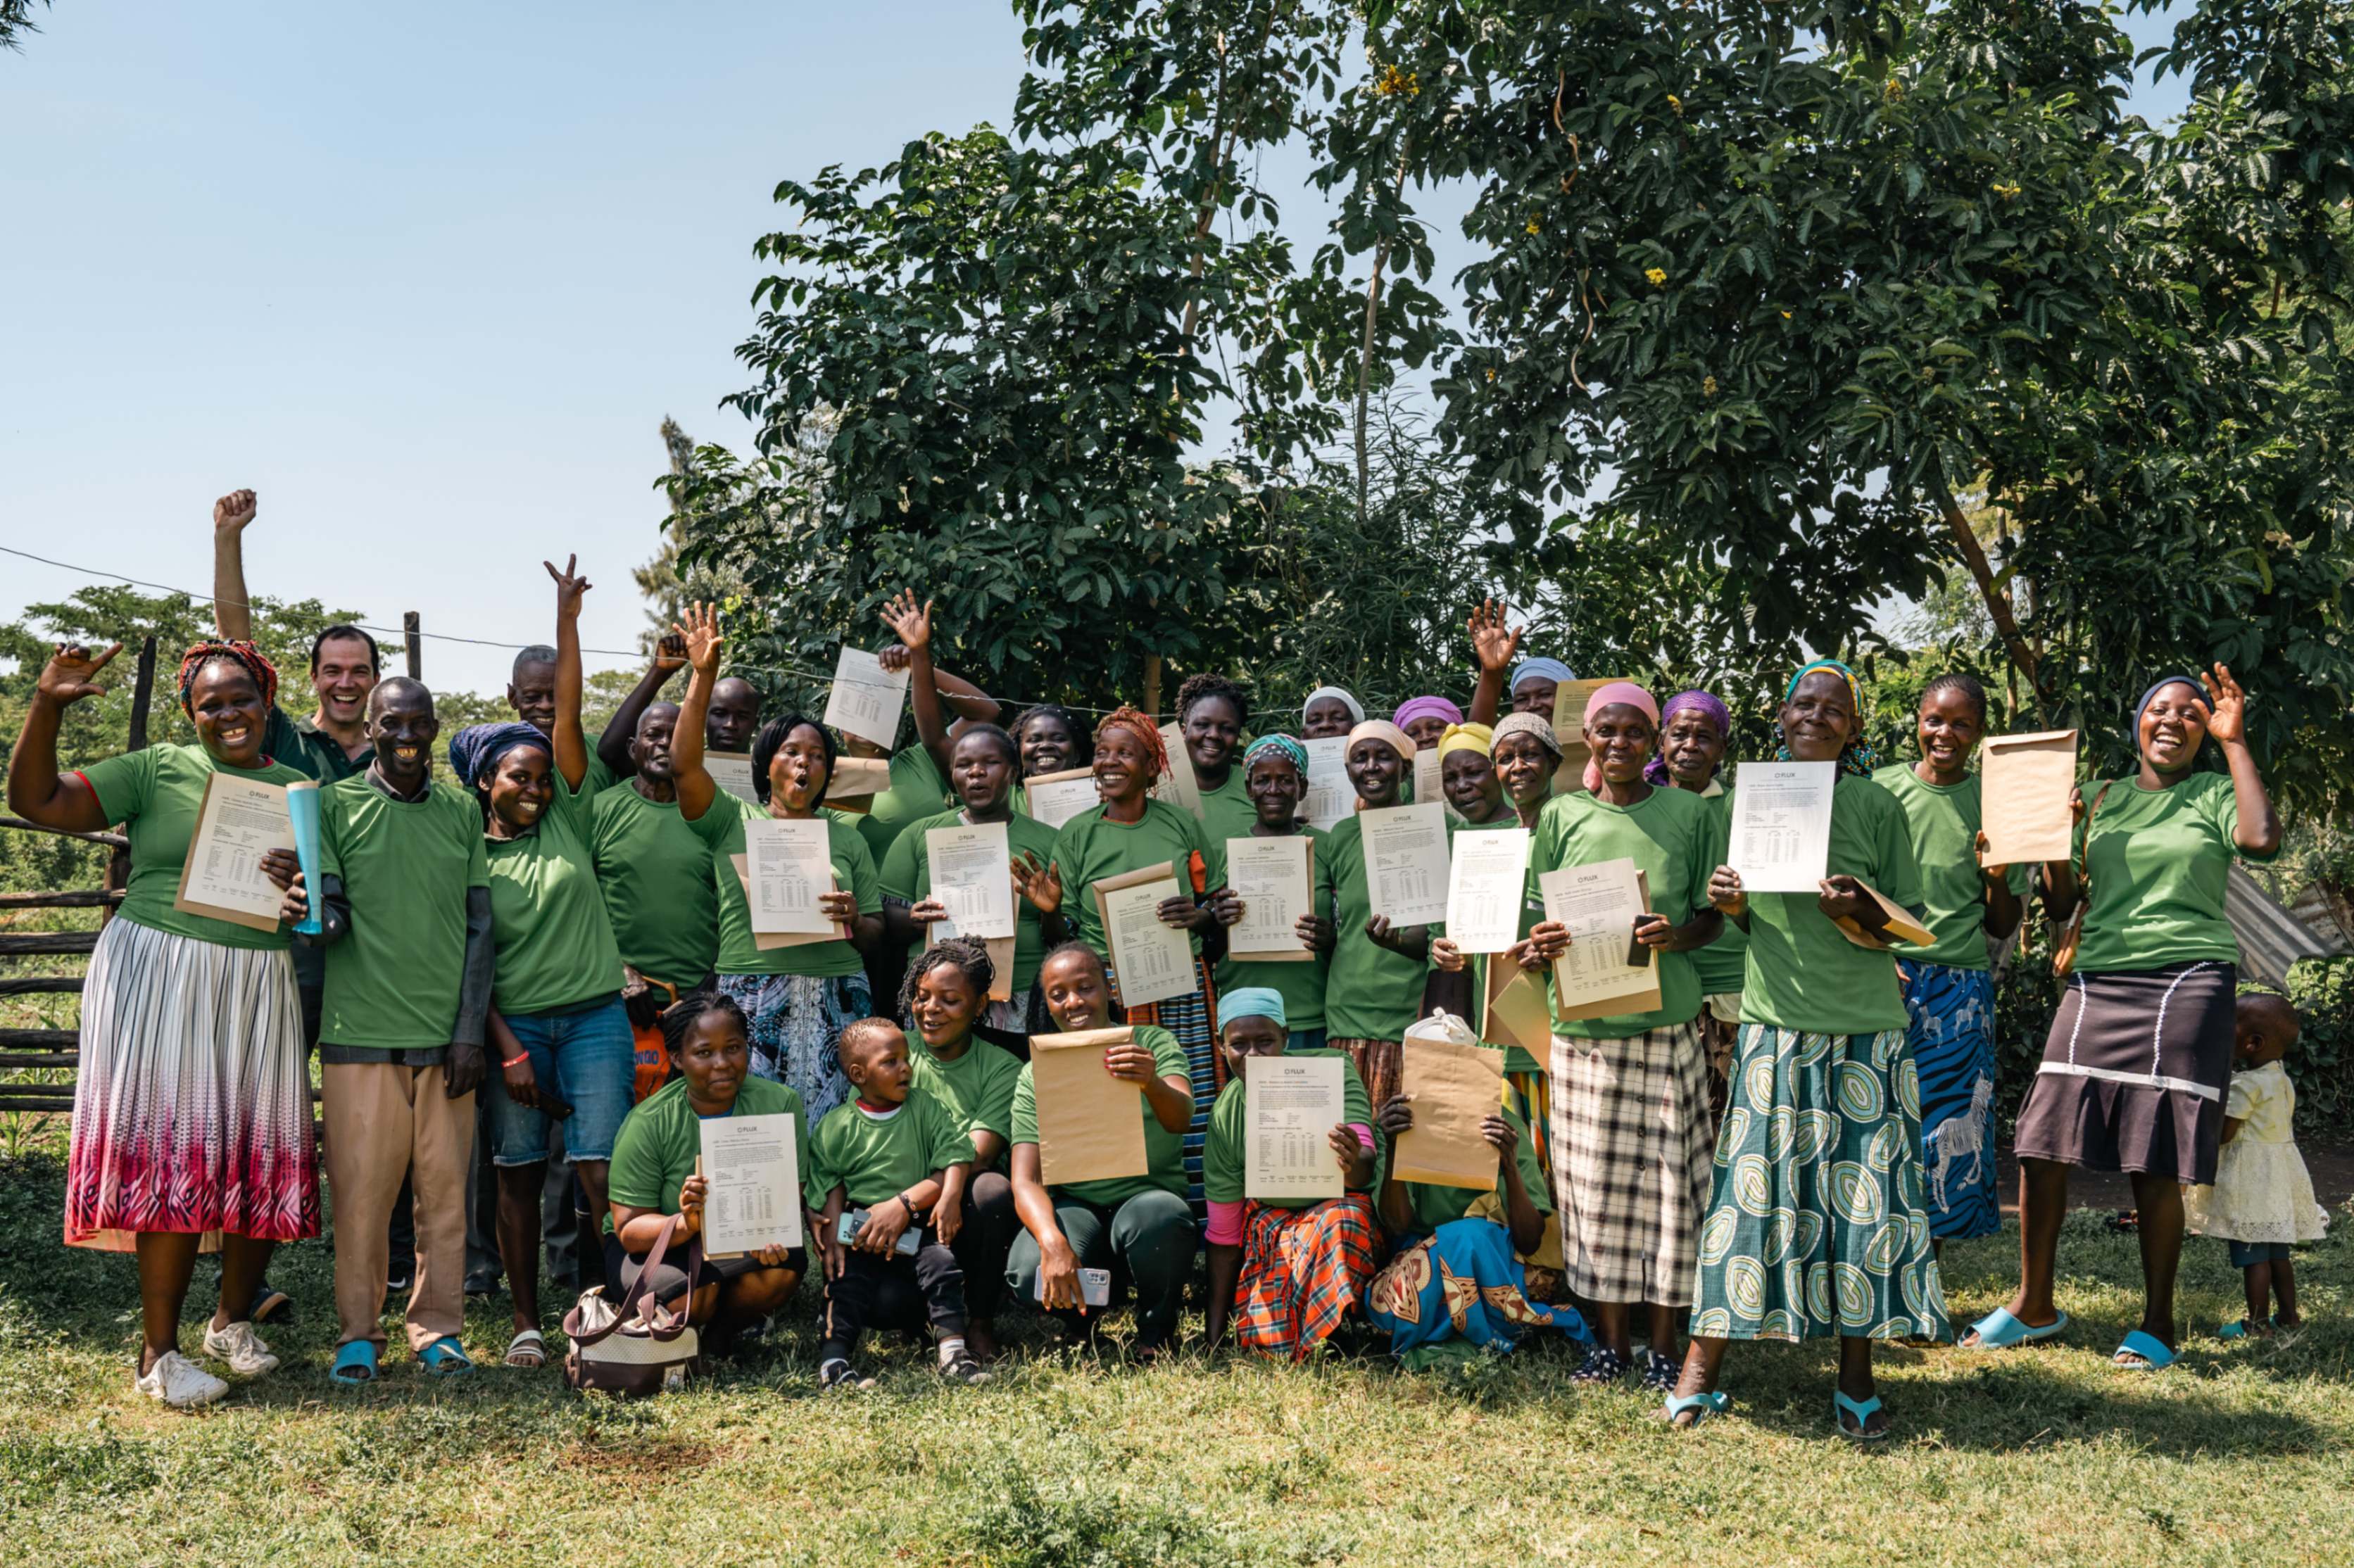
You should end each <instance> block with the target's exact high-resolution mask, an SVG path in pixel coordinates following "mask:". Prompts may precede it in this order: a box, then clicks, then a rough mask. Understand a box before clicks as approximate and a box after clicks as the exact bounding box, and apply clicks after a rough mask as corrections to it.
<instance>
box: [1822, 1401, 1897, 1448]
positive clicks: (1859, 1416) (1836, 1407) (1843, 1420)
mask: <svg viewBox="0 0 2354 1568" xmlns="http://www.w3.org/2000/svg"><path fill="white" fill-rule="evenodd" d="M1881 1409H1882V1406H1881V1404H1880V1395H1878V1394H1876V1393H1875V1394H1873V1395H1872V1397H1871V1398H1870V1399H1850V1398H1849V1397H1848V1396H1847V1395H1846V1394H1844V1393H1840V1391H1839V1390H1837V1389H1833V1390H1831V1415H1832V1418H1833V1419H1835V1420H1836V1421H1838V1423H1839V1429H1840V1436H1842V1437H1844V1438H1846V1439H1847V1440H1848V1441H1849V1442H1850V1443H1877V1442H1879V1441H1881V1440H1882V1438H1884V1437H1886V1436H1888V1427H1887V1425H1886V1424H1885V1423H1884V1422H1883V1423H1882V1425H1881V1428H1880V1430H1879V1431H1877V1432H1874V1431H1873V1430H1872V1417H1873V1416H1875V1415H1878V1414H1881ZM1850 1420H1853V1421H1854V1423H1855V1425H1852V1426H1850V1425H1848V1422H1849V1421H1850Z"/></svg>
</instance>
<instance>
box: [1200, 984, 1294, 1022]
mask: <svg viewBox="0 0 2354 1568" xmlns="http://www.w3.org/2000/svg"><path fill="white" fill-rule="evenodd" d="M1237 1018H1272V1019H1274V1020H1275V1026H1276V1027H1277V1028H1278V1029H1281V1030H1284V1031H1286V1032H1288V1031H1289V1030H1290V1028H1291V1024H1290V1022H1289V1021H1288V1019H1286V1017H1285V1016H1284V1012H1283V993H1282V992H1281V991H1277V990H1276V989H1275V988H1274V987H1272V986H1264V985H1246V986H1237V987H1235V989H1234V990H1232V991H1227V992H1226V993H1225V995H1223V996H1221V997H1219V998H1218V1033H1221V1034H1224V1033H1225V1032H1226V1025H1227V1024H1229V1023H1232V1022H1234V1021H1235V1019H1237Z"/></svg>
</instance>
